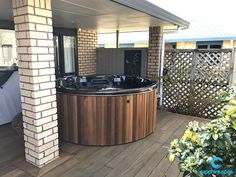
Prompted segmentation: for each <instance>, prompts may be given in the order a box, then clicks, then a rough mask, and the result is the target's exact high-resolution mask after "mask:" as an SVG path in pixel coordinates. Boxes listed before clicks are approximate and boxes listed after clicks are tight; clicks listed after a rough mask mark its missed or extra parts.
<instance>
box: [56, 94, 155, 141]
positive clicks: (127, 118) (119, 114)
mask: <svg viewBox="0 0 236 177" xmlns="http://www.w3.org/2000/svg"><path fill="white" fill-rule="evenodd" d="M57 100H58V121H59V129H60V130H59V133H60V139H63V140H65V141H68V142H71V143H76V144H83V145H115V144H124V143H129V142H133V141H136V140H139V139H142V138H144V137H146V136H148V135H149V134H151V133H152V132H153V131H154V129H155V127H156V110H157V96H156V90H153V91H148V92H143V93H137V94H130V95H122V96H106V95H104V96H85V95H75V94H65V93H57Z"/></svg>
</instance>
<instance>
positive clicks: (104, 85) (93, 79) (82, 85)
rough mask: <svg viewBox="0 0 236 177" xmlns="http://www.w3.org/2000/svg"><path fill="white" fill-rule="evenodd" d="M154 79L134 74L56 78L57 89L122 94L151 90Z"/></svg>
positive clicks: (155, 84)
mask: <svg viewBox="0 0 236 177" xmlns="http://www.w3.org/2000/svg"><path fill="white" fill-rule="evenodd" d="M156 87H157V83H156V82H155V81H152V80H149V79H144V78H141V77H135V76H121V75H92V76H66V77H63V78H59V79H57V91H60V92H67V93H81V94H122V93H135V92H141V91H148V90H152V89H154V88H156Z"/></svg>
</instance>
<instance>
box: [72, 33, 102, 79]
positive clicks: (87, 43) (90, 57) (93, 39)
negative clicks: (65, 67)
mask: <svg viewBox="0 0 236 177" xmlns="http://www.w3.org/2000/svg"><path fill="white" fill-rule="evenodd" d="M77 36H78V65H79V66H78V70H79V71H78V73H79V75H81V76H83V75H92V74H96V48H97V41H98V35H97V32H96V31H91V30H84V29H78V35H77Z"/></svg>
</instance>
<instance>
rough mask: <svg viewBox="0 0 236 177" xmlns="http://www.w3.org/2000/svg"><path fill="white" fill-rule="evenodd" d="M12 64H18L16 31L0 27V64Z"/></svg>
mask: <svg viewBox="0 0 236 177" xmlns="http://www.w3.org/2000/svg"><path fill="white" fill-rule="evenodd" d="M12 65H17V54H16V37H15V31H14V30H3V29H0V66H3V67H4V66H12Z"/></svg>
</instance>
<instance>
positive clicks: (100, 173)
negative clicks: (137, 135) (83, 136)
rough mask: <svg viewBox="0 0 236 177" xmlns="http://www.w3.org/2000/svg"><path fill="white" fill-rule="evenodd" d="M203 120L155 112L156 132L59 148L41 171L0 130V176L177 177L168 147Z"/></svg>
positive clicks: (17, 141)
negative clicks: (115, 141)
mask: <svg viewBox="0 0 236 177" xmlns="http://www.w3.org/2000/svg"><path fill="white" fill-rule="evenodd" d="M193 120H197V121H206V120H204V119H200V118H196V117H191V116H185V115H180V114H174V113H169V112H164V111H159V110H158V121H157V129H156V131H155V132H154V133H153V134H152V135H150V136H148V137H147V138H145V139H143V140H140V141H137V142H134V143H130V144H125V145H118V146H106V147H91V146H79V145H74V144H69V143H63V144H62V145H61V157H60V158H59V159H58V160H56V161H55V162H53V163H51V164H49V165H47V166H46V167H44V168H42V169H40V170H39V169H37V168H35V167H33V166H31V165H29V164H28V163H25V161H24V146H23V137H20V136H18V135H17V134H16V133H15V132H14V130H13V129H12V128H11V126H10V125H9V124H8V125H3V126H0V139H1V141H0V176H5V177H7V176H9V177H30V176H45V177H59V176H62V177H180V176H181V174H180V173H179V172H178V169H177V162H173V163H170V162H169V161H168V159H167V158H166V152H167V149H168V146H169V143H170V141H171V140H173V139H174V138H177V137H180V136H181V135H182V134H183V132H184V131H185V129H186V125H187V124H188V122H189V121H193Z"/></svg>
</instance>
